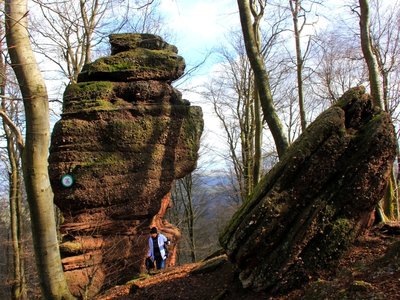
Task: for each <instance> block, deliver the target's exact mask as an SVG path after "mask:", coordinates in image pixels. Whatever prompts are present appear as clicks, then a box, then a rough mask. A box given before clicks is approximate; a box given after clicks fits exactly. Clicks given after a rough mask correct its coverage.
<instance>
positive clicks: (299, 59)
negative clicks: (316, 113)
mask: <svg viewBox="0 0 400 300" xmlns="http://www.w3.org/2000/svg"><path fill="white" fill-rule="evenodd" d="M289 4H290V10H291V12H292V17H293V28H294V39H295V42H296V73H297V89H298V91H297V92H298V97H299V109H300V121H301V129H302V131H304V130H306V127H307V121H306V112H305V109H304V93H303V65H304V61H303V56H302V53H301V46H300V33H301V30H300V29H299V19H298V16H299V11H300V5H301V3H300V0H295V1H292V0H290V1H289Z"/></svg>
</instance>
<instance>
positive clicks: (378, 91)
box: [359, 0, 384, 109]
mask: <svg viewBox="0 0 400 300" xmlns="http://www.w3.org/2000/svg"><path fill="white" fill-rule="evenodd" d="M359 3H360V35H361V49H362V52H363V55H364V59H365V61H366V63H367V66H368V76H369V83H370V85H371V95H372V99H373V101H374V105H375V106H379V107H380V108H381V109H384V105H383V99H382V88H381V83H380V78H379V70H378V63H377V60H376V57H375V55H374V53H373V51H372V45H371V36H370V30H369V4H368V0H359Z"/></svg>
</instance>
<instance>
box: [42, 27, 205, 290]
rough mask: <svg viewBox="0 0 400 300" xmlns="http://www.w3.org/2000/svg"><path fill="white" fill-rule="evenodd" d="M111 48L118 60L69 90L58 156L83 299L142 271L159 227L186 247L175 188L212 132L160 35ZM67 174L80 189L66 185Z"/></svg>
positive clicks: (69, 258) (64, 228)
mask: <svg viewBox="0 0 400 300" xmlns="http://www.w3.org/2000/svg"><path fill="white" fill-rule="evenodd" d="M110 42H111V45H112V55H111V56H109V57H106V58H100V59H98V60H97V61H95V62H93V63H92V64H89V65H88V66H86V67H85V68H84V70H83V72H82V73H81V75H80V76H79V83H77V84H71V85H69V86H68V87H67V89H66V91H65V93H64V107H63V114H62V118H61V120H60V121H59V122H58V123H57V124H56V125H55V127H54V130H53V135H52V142H51V149H50V157H49V171H50V178H51V183H52V187H53V191H54V201H55V203H56V205H57V206H58V207H59V208H60V210H61V211H62V215H63V218H64V222H63V224H62V225H61V236H62V243H61V246H60V248H61V253H62V257H63V260H62V262H63V266H64V270H65V274H66V277H67V281H68V283H69V285H70V288H71V290H72V292H73V293H74V294H75V295H79V294H83V293H86V292H87V293H88V295H93V294H96V293H97V292H98V291H99V290H100V289H102V288H105V287H107V286H111V285H114V284H117V283H119V282H123V281H125V280H126V279H129V278H131V277H132V276H134V275H135V274H137V273H139V272H140V271H141V270H142V269H143V262H144V259H145V256H146V252H147V239H148V230H149V227H150V226H151V225H156V226H158V227H159V229H160V230H161V231H164V232H165V234H166V235H167V236H168V237H169V238H170V239H171V240H172V241H173V242H177V240H178V239H179V237H180V233H179V231H178V230H177V229H176V228H175V227H174V226H173V225H171V224H169V223H168V222H166V221H165V220H164V219H163V215H164V213H165V210H166V208H167V207H168V205H169V199H170V198H169V193H170V190H171V186H172V184H173V181H174V180H175V179H177V178H181V177H183V176H185V175H186V174H188V173H190V172H191V171H192V170H193V169H194V168H195V165H196V161H197V151H198V148H199V139H200V135H201V132H202V128H203V120H202V112H201V109H200V108H199V107H193V106H190V104H189V103H188V101H186V100H182V98H181V94H180V93H179V92H178V91H177V90H175V89H174V88H172V87H171V85H170V82H171V81H172V80H174V79H176V78H178V77H179V76H181V75H182V73H183V70H184V67H185V64H184V61H183V58H182V57H180V56H178V55H177V50H176V48H175V47H174V46H171V45H168V44H167V43H166V42H164V41H162V39H161V38H159V37H157V36H154V35H134V34H123V35H112V36H111V37H110ZM128 58H129V59H128ZM89 80H90V81H89ZM66 174H69V175H71V176H72V178H73V180H74V182H73V184H72V186H70V187H65V186H64V185H62V183H61V178H62V177H63V176H64V175H66ZM173 252H174V251H173V249H172V253H173ZM171 260H172V262H173V255H172V259H171ZM170 263H171V262H170Z"/></svg>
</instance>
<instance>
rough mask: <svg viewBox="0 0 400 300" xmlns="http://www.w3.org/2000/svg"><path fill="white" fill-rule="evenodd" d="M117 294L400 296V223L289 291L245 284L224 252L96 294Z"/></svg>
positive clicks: (123, 299)
mask: <svg viewBox="0 0 400 300" xmlns="http://www.w3.org/2000/svg"><path fill="white" fill-rule="evenodd" d="M111 299H118V300H128V299H161V300H169V299H171V300H172V299H174V300H175V299H188V300H189V299H190V300H197V299H198V300H200V299H201V300H203V299H208V300H217V299H218V300H222V299H229V300H253V299H254V300H256V299H270V300H288V299H310V300H311V299H328V300H329V299H335V300H336V299H387V300H394V299H400V223H392V224H389V225H384V226H378V227H374V228H372V229H371V230H369V231H368V232H366V233H365V234H364V235H363V236H360V237H359V238H358V240H357V241H356V243H355V245H354V247H352V248H351V249H350V250H349V251H348V252H347V253H346V255H345V256H344V257H343V258H342V259H341V260H340V261H339V262H338V264H337V268H336V269H335V270H333V271H329V272H328V271H327V270H321V272H320V273H319V274H318V276H316V277H315V279H313V281H311V282H310V283H307V284H305V285H304V286H303V288H302V289H299V290H295V291H292V292H291V293H290V294H287V295H281V296H270V295H267V294H265V293H262V292H254V291H249V290H245V289H243V288H242V287H241V284H240V282H239V280H238V279H237V278H236V276H235V269H234V266H233V265H232V264H231V263H230V262H228V261H227V259H226V257H225V256H224V255H220V256H217V257H214V258H212V259H209V260H207V261H205V262H199V263H195V264H187V265H183V266H178V267H174V268H169V269H166V270H164V271H163V272H160V273H156V274H153V275H148V274H146V275H142V276H141V277H140V278H137V279H135V280H132V281H130V282H128V283H127V284H125V285H121V286H116V287H113V288H111V289H110V290H108V291H106V292H104V293H103V294H102V295H100V296H98V297H97V298H96V300H111Z"/></svg>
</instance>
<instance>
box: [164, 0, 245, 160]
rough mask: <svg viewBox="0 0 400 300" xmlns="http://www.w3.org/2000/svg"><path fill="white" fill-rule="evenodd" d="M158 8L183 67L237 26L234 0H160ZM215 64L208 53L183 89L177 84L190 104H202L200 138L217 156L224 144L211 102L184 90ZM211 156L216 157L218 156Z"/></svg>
mask: <svg viewBox="0 0 400 300" xmlns="http://www.w3.org/2000/svg"><path fill="white" fill-rule="evenodd" d="M161 12H162V14H163V15H164V17H165V19H164V21H165V23H166V24H168V27H169V28H170V29H171V31H172V32H173V38H172V39H173V40H172V41H168V42H170V43H172V44H174V45H175V46H177V47H178V50H179V54H180V55H181V56H183V58H184V59H185V61H186V64H187V67H186V70H188V69H190V68H191V67H193V66H195V65H197V64H198V63H199V62H201V61H203V60H204V58H205V57H206V56H207V54H208V53H210V52H212V51H213V50H215V49H217V48H218V47H220V46H221V45H222V44H223V43H224V41H225V37H226V35H227V33H228V32H229V31H230V30H232V29H237V28H239V15H238V10H237V4H236V1H234V0H218V1H216V0H212V1H210V0H205V1H204V0H203V1H200V0H162V1H161ZM216 65H217V59H216V55H215V54H214V55H211V56H209V57H208V58H207V61H206V62H205V64H204V65H203V66H202V67H201V68H200V69H199V70H198V71H197V72H196V74H195V75H194V76H193V77H192V78H191V80H190V81H189V82H187V83H185V84H184V86H183V87H182V88H183V90H182V89H181V86H178V89H180V90H181V91H182V92H183V97H184V98H186V99H188V100H189V101H190V102H191V104H192V105H197V106H201V107H202V110H203V116H204V120H205V128H204V134H203V136H204V139H203V141H202V142H203V145H209V146H212V148H213V153H212V154H211V156H214V155H217V156H218V153H221V152H224V149H223V148H224V144H223V143H221V141H223V139H224V136H223V131H222V126H221V124H220V122H219V120H218V119H217V117H216V116H215V114H214V112H213V108H212V106H211V103H208V102H207V99H204V98H203V97H202V96H201V95H199V94H198V93H196V92H190V91H186V90H185V87H188V86H189V89H190V87H198V86H201V85H202V83H203V82H205V81H206V80H207V79H208V78H209V76H210V72H211V71H212V70H213V69H215V68H216ZM178 84H179V83H178ZM200 151H202V150H200ZM207 157H208V158H209V157H210V155H207ZM214 158H215V159H216V160H218V157H214ZM218 161H219V163H218V167H217V168H223V165H224V162H223V161H220V160H218Z"/></svg>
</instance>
